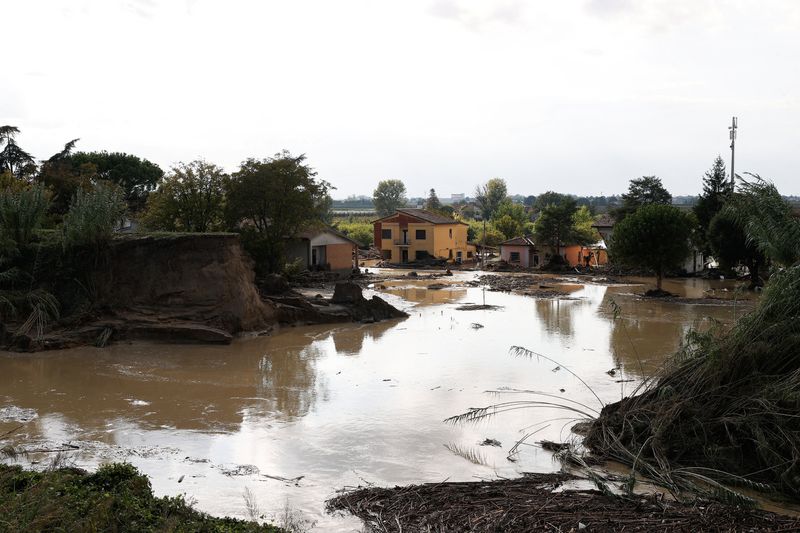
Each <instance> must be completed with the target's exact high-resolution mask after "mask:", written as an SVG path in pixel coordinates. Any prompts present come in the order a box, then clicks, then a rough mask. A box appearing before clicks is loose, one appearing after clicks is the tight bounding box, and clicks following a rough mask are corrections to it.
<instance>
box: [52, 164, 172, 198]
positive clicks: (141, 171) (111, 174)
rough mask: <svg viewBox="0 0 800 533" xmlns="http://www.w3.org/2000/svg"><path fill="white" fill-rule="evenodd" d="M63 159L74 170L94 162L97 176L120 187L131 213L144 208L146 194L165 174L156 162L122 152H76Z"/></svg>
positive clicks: (153, 188)
mask: <svg viewBox="0 0 800 533" xmlns="http://www.w3.org/2000/svg"><path fill="white" fill-rule="evenodd" d="M65 160H68V161H69V163H70V164H71V165H72V168H73V171H76V172H77V171H78V169H81V168H82V167H83V165H87V164H91V165H93V166H94V169H95V171H96V173H97V178H98V179H103V180H108V181H110V182H112V183H115V184H116V185H118V186H120V187H121V188H122V192H123V194H124V195H125V201H126V202H127V204H128V208H129V209H130V210H131V211H132V212H138V211H140V210H141V209H142V208H143V207H144V205H145V202H146V201H147V195H148V193H150V191H153V190H155V188H156V186H157V185H158V182H159V181H160V180H161V178H162V177H163V176H164V171H163V170H161V168H160V167H159V166H158V165H156V164H155V163H151V162H150V161H148V160H147V159H141V158H139V157H137V156H135V155H131V154H125V153H121V152H111V153H109V152H78V153H75V154H70V155H68V156H67V157H66V158H65ZM83 168H86V167H83Z"/></svg>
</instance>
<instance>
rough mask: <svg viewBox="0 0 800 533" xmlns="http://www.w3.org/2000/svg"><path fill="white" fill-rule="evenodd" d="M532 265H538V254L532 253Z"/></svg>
mask: <svg viewBox="0 0 800 533" xmlns="http://www.w3.org/2000/svg"><path fill="white" fill-rule="evenodd" d="M533 266H539V256H538V255H534V256H533Z"/></svg>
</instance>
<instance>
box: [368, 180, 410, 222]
mask: <svg viewBox="0 0 800 533" xmlns="http://www.w3.org/2000/svg"><path fill="white" fill-rule="evenodd" d="M406 202H408V198H406V186H405V184H404V183H403V182H402V181H400V180H383V181H381V182H379V183H378V186H377V187H376V188H375V191H373V193H372V203H373V205H374V206H375V211H376V212H377V213H378V216H379V217H386V216H389V215H391V214H392V213H394V212H395V211H396V210H397V208H398V207H403V206H404V205H406Z"/></svg>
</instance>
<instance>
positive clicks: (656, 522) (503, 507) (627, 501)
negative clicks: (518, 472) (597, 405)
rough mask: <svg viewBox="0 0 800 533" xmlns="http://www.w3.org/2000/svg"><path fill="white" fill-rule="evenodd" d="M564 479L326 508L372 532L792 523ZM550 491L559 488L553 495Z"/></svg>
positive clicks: (365, 495)
mask: <svg viewBox="0 0 800 533" xmlns="http://www.w3.org/2000/svg"><path fill="white" fill-rule="evenodd" d="M580 479H581V478H578V477H576V476H573V475H570V474H564V473H557V474H528V475H526V476H525V477H522V478H519V479H511V480H497V481H480V482H476V481H469V482H460V483H458V482H452V483H451V482H447V483H427V484H423V485H412V486H407V487H394V488H379V487H370V488H357V489H352V490H347V491H345V492H343V493H341V494H340V495H338V496H336V497H335V498H333V499H331V500H329V501H328V502H327V509H328V511H329V512H335V511H346V512H349V513H351V514H353V515H355V516H357V517H358V518H360V519H361V520H362V521H363V522H364V523H365V524H366V525H367V526H368V527H371V528H373V529H374V530H375V531H385V532H400V531H473V532H489V531H492V532H495V531H504V532H528V531H577V530H578V529H579V528H580V524H582V525H583V526H585V527H584V528H580V529H581V530H583V531H587V532H595V531H604V532H605V531H625V532H631V531H632V532H651V531H670V532H687V533H688V532H691V533H695V532H697V531H776V530H782V531H791V530H796V528H800V518H796V517H788V516H782V515H777V514H774V513H770V512H766V511H761V510H756V509H749V508H743V507H736V506H728V505H724V504H721V503H716V502H710V501H703V500H697V501H695V502H693V503H691V504H690V503H679V502H670V501H665V500H664V499H663V498H662V497H660V496H657V495H646V496H639V495H636V496H631V497H626V496H614V495H605V494H603V493H601V492H600V491H598V490H572V489H570V488H569V487H565V486H564V485H565V484H567V483H571V482H577V481H579V480H580ZM556 489H562V490H560V491H556Z"/></svg>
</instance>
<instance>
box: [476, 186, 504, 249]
mask: <svg viewBox="0 0 800 533" xmlns="http://www.w3.org/2000/svg"><path fill="white" fill-rule="evenodd" d="M506 196H508V188H507V187H506V182H505V180H503V179H501V178H492V179H490V180H489V181H487V182H486V184H485V185H483V186H480V185H479V186H478V187H476V188H475V205H476V206H477V207H478V211H479V212H480V214H481V218H482V219H483V239H482V242H481V244H483V245H484V246H486V245H487V236H486V222H487V221H488V220H490V219H492V218H494V216H495V213H496V212H497V209H498V208H499V207H500V203H501V202H502V201H503V200H505V199H506Z"/></svg>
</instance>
